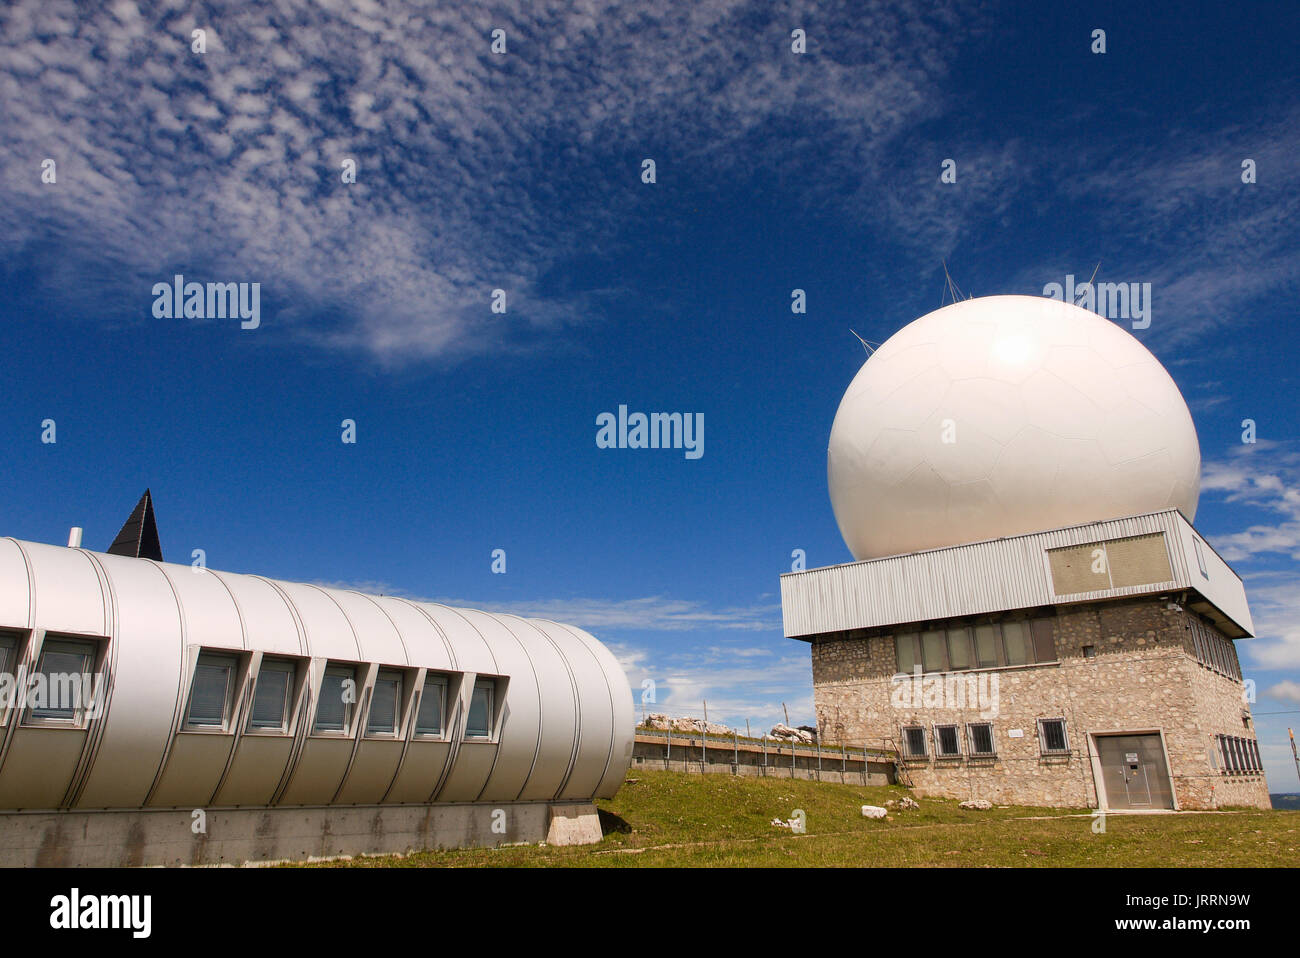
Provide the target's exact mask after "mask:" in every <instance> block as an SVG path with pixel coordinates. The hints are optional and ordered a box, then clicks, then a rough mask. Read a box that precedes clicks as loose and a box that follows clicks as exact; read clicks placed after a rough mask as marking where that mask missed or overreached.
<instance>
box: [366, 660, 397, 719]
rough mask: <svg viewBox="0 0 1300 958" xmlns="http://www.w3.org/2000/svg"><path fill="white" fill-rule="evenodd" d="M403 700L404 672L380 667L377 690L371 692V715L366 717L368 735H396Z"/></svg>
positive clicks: (376, 681) (376, 683)
mask: <svg viewBox="0 0 1300 958" xmlns="http://www.w3.org/2000/svg"><path fill="white" fill-rule="evenodd" d="M401 701H402V673H401V672H398V671H396V670H393V669H380V670H379V678H377V679H376V680H375V690H374V691H373V692H371V693H370V717H369V718H367V719H366V734H367V735H396V734H397V732H398V725H399V722H398V714H397V710H398V707H399V704H400V703H401Z"/></svg>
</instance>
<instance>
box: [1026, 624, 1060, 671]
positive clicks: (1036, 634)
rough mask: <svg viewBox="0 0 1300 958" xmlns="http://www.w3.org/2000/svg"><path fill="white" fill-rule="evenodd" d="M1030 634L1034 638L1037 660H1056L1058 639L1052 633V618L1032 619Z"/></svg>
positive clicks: (1035, 659) (1034, 659)
mask: <svg viewBox="0 0 1300 958" xmlns="http://www.w3.org/2000/svg"><path fill="white" fill-rule="evenodd" d="M1026 625H1028V626H1029V635H1030V637H1031V638H1032V639H1033V645H1034V658H1033V661H1035V662H1055V661H1056V639H1055V637H1054V636H1053V635H1052V620H1051V619H1030V620H1029V622H1027V623H1026Z"/></svg>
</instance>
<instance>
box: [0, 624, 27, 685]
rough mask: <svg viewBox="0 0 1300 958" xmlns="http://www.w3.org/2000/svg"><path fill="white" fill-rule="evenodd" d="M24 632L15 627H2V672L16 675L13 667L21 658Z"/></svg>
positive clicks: (0, 646) (0, 630)
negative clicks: (20, 652)
mask: <svg viewBox="0 0 1300 958" xmlns="http://www.w3.org/2000/svg"><path fill="white" fill-rule="evenodd" d="M22 643H23V634H22V633H21V632H18V631H15V630H13V629H0V673H4V674H6V675H16V672H15V670H14V668H13V666H15V665H16V664H17V661H18V659H19V658H20V655H19V649H20V648H21V647H22Z"/></svg>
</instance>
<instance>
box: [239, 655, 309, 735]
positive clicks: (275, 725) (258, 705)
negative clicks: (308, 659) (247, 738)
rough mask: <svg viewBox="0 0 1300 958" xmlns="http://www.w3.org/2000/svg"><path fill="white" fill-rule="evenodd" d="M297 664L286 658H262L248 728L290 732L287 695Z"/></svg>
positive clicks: (289, 691) (291, 687)
mask: <svg viewBox="0 0 1300 958" xmlns="http://www.w3.org/2000/svg"><path fill="white" fill-rule="evenodd" d="M297 671H298V669H297V665H296V664H295V663H294V662H293V661H291V660H289V659H272V658H264V659H262V667H261V668H260V669H258V672H257V691H255V692H254V693H253V711H252V714H251V715H250V716H249V718H248V727H249V728H250V729H256V730H260V731H265V732H287V731H289V695H290V693H291V691H292V690H293V679H294V676H295V675H296V674H297Z"/></svg>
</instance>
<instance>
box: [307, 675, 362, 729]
mask: <svg viewBox="0 0 1300 958" xmlns="http://www.w3.org/2000/svg"><path fill="white" fill-rule="evenodd" d="M356 695H357V670H356V666H352V665H327V666H326V667H325V676H324V678H322V679H321V683H320V701H319V702H318V703H317V704H316V726H315V728H314V729H313V731H316V732H341V733H344V734H346V733H347V732H348V730H349V728H350V727H351V725H352V710H353V708H354V706H355V704H356Z"/></svg>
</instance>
